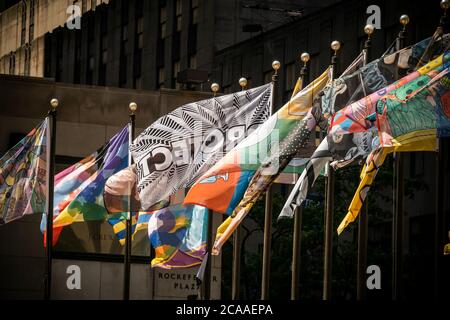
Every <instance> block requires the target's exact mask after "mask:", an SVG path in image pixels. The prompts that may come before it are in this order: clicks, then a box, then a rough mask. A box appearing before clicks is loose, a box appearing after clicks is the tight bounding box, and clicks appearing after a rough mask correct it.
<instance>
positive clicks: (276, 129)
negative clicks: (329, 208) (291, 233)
mask: <svg viewBox="0 0 450 320" xmlns="http://www.w3.org/2000/svg"><path fill="white" fill-rule="evenodd" d="M329 79H330V69H327V70H326V71H325V72H324V73H323V74H322V75H321V76H319V77H318V78H317V79H316V80H314V81H313V82H311V83H310V84H309V85H308V86H307V87H305V88H304V89H303V90H301V91H300V92H298V93H297V94H296V95H295V96H294V97H293V98H292V99H291V100H290V101H289V102H288V103H286V104H285V105H284V106H283V107H282V108H281V109H280V110H279V111H278V112H277V113H276V114H274V115H273V116H272V117H271V118H270V119H269V120H268V121H267V122H266V123H265V124H264V125H262V126H261V127H260V128H258V129H257V130H256V131H255V132H253V133H252V134H251V135H249V136H248V137H247V138H246V139H245V140H244V141H242V142H241V143H240V144H238V145H237V146H236V147H235V148H234V149H233V150H231V151H230V152H229V153H228V154H227V155H226V156H225V157H224V158H223V159H222V160H221V161H219V162H218V163H217V164H216V166H214V167H213V168H212V169H211V170H210V171H208V172H207V173H206V174H205V175H203V176H202V177H201V178H200V179H199V180H198V181H197V182H196V184H195V185H194V186H193V187H192V188H191V189H190V191H189V193H188V194H187V196H186V198H185V201H184V203H185V204H197V205H201V206H204V207H207V208H209V209H212V210H214V211H217V212H220V213H231V212H233V214H232V215H231V216H230V217H229V218H228V219H227V220H226V221H225V222H224V223H223V225H222V226H220V227H219V229H218V233H217V238H216V243H215V245H214V248H213V254H218V251H219V250H220V248H221V246H222V244H223V243H224V242H225V241H226V240H227V239H228V238H229V237H230V236H231V234H232V232H233V231H234V230H235V228H236V227H237V225H238V224H239V223H240V222H241V221H242V219H243V218H244V217H245V215H246V214H247V213H248V212H249V210H250V208H251V207H252V206H253V204H254V203H255V201H256V200H257V198H258V197H259V196H260V195H261V194H262V193H264V192H265V190H266V189H267V187H268V186H269V185H270V184H271V183H272V182H273V181H274V179H275V178H276V177H277V176H278V175H279V174H280V172H282V170H283V169H284V168H285V167H286V166H287V165H288V163H289V162H290V161H291V160H292V159H293V158H294V157H295V155H296V154H297V153H298V151H299V150H300V149H301V148H303V147H304V146H305V144H306V143H307V142H308V140H309V137H310V133H311V131H312V130H314V129H315V126H316V124H317V122H316V116H317V113H318V112H319V111H318V110H316V109H314V110H312V109H313V102H314V101H315V100H314V99H315V98H316V97H317V96H318V94H319V93H320V92H321V90H322V89H323V88H324V87H325V86H326V85H327V84H328V82H329ZM244 192H245V194H244ZM225 226H226V227H225ZM222 230H224V232H221V231H222Z"/></svg>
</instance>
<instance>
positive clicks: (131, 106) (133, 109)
mask: <svg viewBox="0 0 450 320" xmlns="http://www.w3.org/2000/svg"><path fill="white" fill-rule="evenodd" d="M128 108H129V109H130V111H131V113H132V114H134V113H135V112H136V110H137V108H138V106H137V103H136V102H130V104H129V106H128Z"/></svg>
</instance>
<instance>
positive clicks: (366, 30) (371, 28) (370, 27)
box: [364, 24, 375, 38]
mask: <svg viewBox="0 0 450 320" xmlns="http://www.w3.org/2000/svg"><path fill="white" fill-rule="evenodd" d="M374 31H375V27H374V26H373V25H371V24H366V26H365V27H364V33H365V34H367V37H369V38H370V36H371V35H372V33H373V32H374Z"/></svg>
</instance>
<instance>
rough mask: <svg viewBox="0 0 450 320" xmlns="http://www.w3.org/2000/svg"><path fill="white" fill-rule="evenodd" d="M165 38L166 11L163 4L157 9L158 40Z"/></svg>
mask: <svg viewBox="0 0 450 320" xmlns="http://www.w3.org/2000/svg"><path fill="white" fill-rule="evenodd" d="M166 36H167V11H166V5H165V4H164V5H163V6H161V7H160V8H159V38H160V39H164V38H165V37H166Z"/></svg>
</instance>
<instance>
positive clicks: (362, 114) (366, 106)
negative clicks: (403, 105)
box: [329, 53, 450, 139]
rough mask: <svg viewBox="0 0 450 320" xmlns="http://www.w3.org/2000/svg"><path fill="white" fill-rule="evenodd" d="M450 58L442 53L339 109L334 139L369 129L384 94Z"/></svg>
mask: <svg viewBox="0 0 450 320" xmlns="http://www.w3.org/2000/svg"><path fill="white" fill-rule="evenodd" d="M449 58H450V53H446V54H445V55H444V54H442V55H440V56H439V57H438V58H436V59H434V60H432V61H430V62H429V63H427V64H426V65H425V66H423V67H421V68H420V69H418V70H417V71H414V72H411V73H410V74H408V75H407V76H405V77H403V78H401V79H400V80H397V81H396V82H394V83H392V84H390V85H388V86H387V87H385V88H383V89H380V90H378V91H376V92H374V93H372V94H370V95H368V96H366V97H364V98H362V99H361V100H358V101H357V102H354V103H352V104H350V105H349V106H347V107H345V108H343V109H342V110H339V111H338V112H337V113H336V114H335V115H334V116H333V117H332V120H331V126H330V130H329V135H331V136H333V137H335V138H334V139H339V138H340V137H341V135H343V134H349V133H354V132H364V131H367V130H368V129H370V128H371V127H373V125H374V124H373V120H372V119H371V117H373V115H374V114H375V105H376V103H377V102H378V101H379V100H380V98H381V97H382V96H384V95H385V94H387V93H390V92H391V91H393V90H396V89H398V88H400V87H402V86H404V85H406V84H407V83H409V82H411V81H413V80H415V79H417V78H418V77H420V76H421V75H424V74H426V73H427V72H429V71H431V70H434V69H436V70H439V71H442V70H443V68H444V64H445V63H446V62H447V61H448V60H449ZM371 120H372V121H371Z"/></svg>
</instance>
